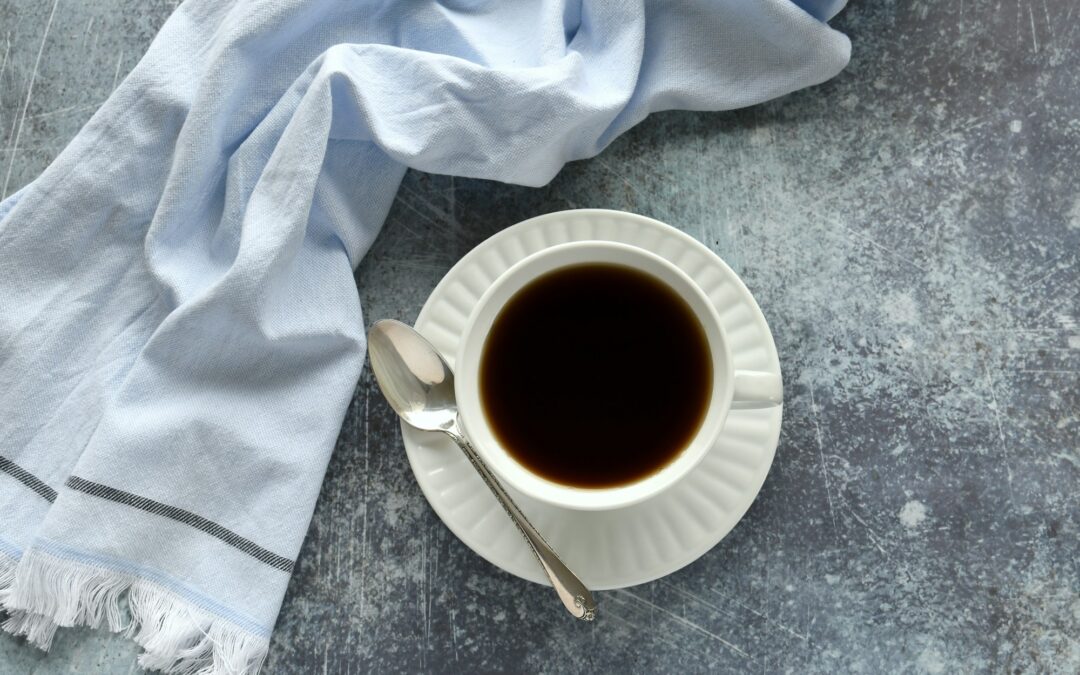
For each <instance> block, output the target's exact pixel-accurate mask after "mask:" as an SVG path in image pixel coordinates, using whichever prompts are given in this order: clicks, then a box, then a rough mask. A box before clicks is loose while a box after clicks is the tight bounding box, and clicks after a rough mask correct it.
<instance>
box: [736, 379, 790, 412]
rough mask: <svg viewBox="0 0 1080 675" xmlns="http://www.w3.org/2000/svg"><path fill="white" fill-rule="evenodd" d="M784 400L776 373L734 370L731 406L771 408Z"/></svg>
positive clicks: (782, 390) (781, 386) (781, 384)
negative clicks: (733, 390) (733, 391)
mask: <svg viewBox="0 0 1080 675" xmlns="http://www.w3.org/2000/svg"><path fill="white" fill-rule="evenodd" d="M783 402H784V385H783V383H782V382H781V380H780V375H778V374H777V373H765V372H761V371H758V370H736V371H735V394H734V396H732V399H731V403H732V407H735V408H742V409H746V408H771V407H772V406H775V405H780V404H781V403H783Z"/></svg>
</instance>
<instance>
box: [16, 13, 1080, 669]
mask: <svg viewBox="0 0 1080 675" xmlns="http://www.w3.org/2000/svg"><path fill="white" fill-rule="evenodd" d="M85 4H86V5H87V6H82V3H79V4H77V3H74V2H72V0H66V1H65V2H62V3H59V4H57V5H56V6H55V14H54V15H53V16H52V19H51V23H50V22H49V18H50V10H51V9H53V5H52V4H51V3H47V2H45V3H43V2H40V1H38V0H0V40H2V42H0V50H2V52H3V57H2V61H3V66H2V67H0V141H2V142H0V181H2V185H3V186H4V187H5V190H4V192H5V193H10V192H12V191H13V190H14V189H15V188H17V187H18V186H20V185H23V184H24V183H26V182H28V181H30V180H32V179H33V177H34V176H35V175H36V174H37V173H38V172H40V171H41V170H42V169H43V168H44V167H45V166H46V165H47V163H48V162H49V161H50V160H51V159H52V158H53V157H55V156H56V154H57V153H58V152H59V151H60V150H61V149H62V148H63V146H64V145H65V144H66V143H67V142H68V140H69V139H70V138H71V137H72V135H73V134H75V132H76V131H77V130H78V129H79V127H80V126H81V124H82V123H84V122H85V120H86V119H87V118H88V117H89V115H90V114H91V112H92V111H93V110H94V108H95V107H96V106H97V105H98V104H100V103H101V101H102V100H104V99H105V97H107V96H108V94H109V92H110V91H111V90H112V88H113V86H114V85H115V83H116V81H117V79H118V78H119V77H123V74H124V73H125V72H127V71H128V70H129V69H130V68H131V67H132V66H133V65H134V64H135V62H136V61H137V59H138V57H139V55H140V54H141V53H142V52H143V50H145V48H146V45H147V44H148V43H149V41H150V39H151V38H152V36H153V34H154V31H155V30H156V29H157V27H158V26H159V25H160V24H161V23H162V21H164V19H165V17H166V16H167V14H168V13H169V11H170V10H171V8H172V6H173V3H172V2H149V3H135V2H132V1H130V0H103V1H101V2H97V3H93V6H90V3H85ZM835 25H836V26H837V27H839V28H840V29H842V30H844V31H845V32H847V33H848V34H849V35H850V36H851V37H852V40H853V43H854V53H853V57H852V61H851V65H850V67H849V68H848V69H847V70H846V71H845V72H844V73H842V74H841V75H840V76H839V77H838V78H836V79H835V80H834V81H832V82H829V83H827V84H826V85H824V86H821V87H817V88H815V89H813V90H809V91H804V92H800V93H797V94H795V95H792V96H788V97H786V98H784V99H783V100H780V101H776V102H774V103H770V104H768V105H764V106H759V107H756V108H753V109H749V110H744V111H739V112H735V113H724V114H685V113H678V114H664V115H658V116H655V117H653V118H651V119H650V120H648V121H647V122H645V123H644V124H642V125H641V126H639V127H638V128H636V129H634V130H633V131H631V132H630V133H628V134H627V135H626V136H625V137H624V138H621V139H619V140H618V141H617V142H616V143H615V144H614V145H613V146H612V147H611V148H610V149H608V150H607V151H606V152H604V154H603V155H601V156H600V157H598V158H596V159H594V160H592V161H588V162H581V163H576V164H574V165H571V166H569V167H568V168H567V169H566V170H565V171H563V173H562V174H561V175H560V176H559V177H558V179H556V180H555V181H554V182H553V183H552V184H551V185H549V186H548V187H546V188H543V189H538V190H534V189H524V188H515V187H507V186H502V185H497V184H492V183H486V182H482V181H472V180H452V179H449V178H445V177H437V176H429V175H423V174H417V173H410V174H409V175H408V176H407V178H406V179H405V183H404V185H403V186H402V189H401V193H400V196H399V199H398V202H397V203H396V205H395V208H394V210H393V212H392V213H391V215H390V219H389V221H388V223H387V226H386V229H385V230H384V231H383V233H382V235H381V236H380V238H379V240H378V241H377V242H376V245H375V247H374V249H373V250H372V251H371V253H370V254H369V255H368V257H367V259H366V260H365V261H364V262H363V264H362V265H361V267H360V269H359V271H358V272H357V274H356V279H357V285H358V287H359V289H360V294H361V296H362V298H363V302H364V307H365V310H366V316H367V317H368V320H369V321H370V320H372V319H374V318H382V317H394V318H398V319H403V320H406V321H411V320H413V319H414V318H415V316H416V314H417V312H418V311H419V309H420V307H421V305H422V303H423V301H424V299H425V298H426V296H427V294H428V293H429V292H430V291H431V289H432V288H433V287H434V286H435V284H436V282H437V281H438V280H439V278H440V277H441V276H442V275H443V274H444V273H445V272H446V271H447V270H448V269H449V268H450V266H451V265H453V264H454V262H455V261H456V260H457V259H458V258H459V257H460V256H461V255H463V254H464V253H465V252H466V251H468V250H469V249H470V248H471V247H473V246H475V245H476V244H477V243H479V242H480V241H482V240H483V239H484V238H485V237H487V236H489V235H490V234H492V233H494V232H497V231H498V230H500V229H501V228H504V227H506V226H508V225H510V224H512V223H514V222H517V221H519V220H523V219H525V218H528V217H530V216H533V215H536V214H540V213H544V212H548V211H553V210H559V209H565V208H573V207H584V206H594V207H608V208H616V209H626V210H630V211H637V212H641V213H644V214H647V215H650V216H654V217H656V218H659V219H661V220H664V221H667V222H669V223H672V224H674V225H676V226H677V227H679V228H681V229H684V230H685V231H687V232H689V233H691V234H693V235H694V236H696V237H698V238H699V239H701V240H702V241H704V242H705V243H706V244H708V245H709V246H710V247H712V248H713V249H714V250H715V251H717V252H718V253H719V254H720V255H721V256H722V257H723V258H724V259H725V260H727V261H728V263H730V264H731V265H732V267H734V268H735V270H736V271H737V272H739V273H740V274H741V275H742V276H743V278H744V279H745V280H746V282H747V284H748V285H749V286H750V288H751V290H753V291H754V293H755V294H756V295H757V298H758V300H759V302H760V303H761V306H762V308H763V309H764V311H765V314H766V316H767V317H768V319H769V322H770V324H771V325H772V327H773V330H774V332H775V334H776V342H777V346H778V347H779V350H780V356H781V361H782V365H783V369H784V373H785V376H786V382H787V393H786V401H785V403H786V415H785V420H784V429H783V434H782V437H781V442H780V447H779V449H778V451H777V456H776V463H775V464H774V466H773V470H772V473H771V474H770V475H769V478H768V480H767V481H766V483H765V487H764V489H763V490H762V493H761V496H760V497H759V498H758V500H757V502H756V503H755V504H754V506H753V507H752V508H751V509H750V512H749V513H748V515H747V516H746V518H745V519H744V520H743V522H742V523H741V524H740V525H739V526H738V527H737V528H736V529H735V530H734V531H733V532H732V533H731V535H730V536H729V537H728V538H727V539H725V540H724V541H723V542H721V544H720V545H719V546H717V547H716V548H715V549H714V550H712V551H711V552H710V553H708V554H707V555H706V556H704V557H703V558H702V559H701V560H699V561H698V562H696V563H694V564H693V565H691V566H689V567H687V568H686V569H684V570H682V571H680V572H678V573H676V574H674V575H672V576H670V577H668V578H666V579H664V580H662V581H658V582H655V583H651V584H647V585H644V586H640V587H636V588H633V589H629V590H625V591H613V592H606V593H601V594H600V597H599V600H600V602H601V606H602V614H601V618H600V620H599V621H598V622H597V623H596V624H595V625H592V626H587V625H581V624H577V623H574V622H573V621H571V620H570V619H568V618H566V617H565V616H563V615H562V614H561V612H560V610H559V609H557V607H556V606H555V604H554V601H553V598H552V597H551V592H550V591H549V590H548V589H544V588H541V587H539V586H534V585H532V584H529V583H527V582H524V581H520V580H518V579H516V578H512V577H510V576H509V575H507V574H505V573H502V572H500V571H498V570H496V569H494V568H492V567H491V566H490V565H488V564H487V563H486V562H484V561H482V560H480V559H478V558H477V557H476V556H475V555H473V554H472V553H471V552H470V551H469V550H468V549H466V547H465V546H463V545H462V544H461V543H459V542H458V541H457V540H456V539H455V538H454V536H453V535H452V534H451V533H450V532H449V531H448V530H447V529H446V528H445V527H444V526H443V525H442V523H441V522H439V520H438V519H437V518H436V516H435V515H434V513H432V511H431V510H430V508H429V507H428V505H427V503H426V502H425V501H424V499H423V497H422V495H421V494H420V490H419V488H418V487H417V485H416V483H415V481H414V480H413V477H412V474H411V472H410V470H409V468H408V465H407V463H406V460H405V455H404V452H403V451H402V449H401V444H400V437H399V433H398V430H397V425H396V423H395V420H394V418H393V416H392V414H391V412H390V410H389V409H388V408H387V406H386V404H385V403H384V402H383V401H382V399H381V397H380V396H379V395H378V392H377V389H376V387H375V384H374V383H373V382H372V380H371V378H370V375H369V373H367V372H365V374H364V377H363V379H362V380H361V381H360V383H359V386H358V388H357V392H356V398H355V400H354V402H353V406H352V408H351V409H350V411H349V415H348V419H347V420H346V422H345V427H344V429H343V431H342V434H341V438H340V441H339V443H338V448H337V451H336V453H335V456H334V460H333V462H332V463H331V466H330V470H329V473H328V475H327V480H326V484H325V486H324V488H323V492H322V496H321V498H320V501H319V505H318V508H317V510H316V512H315V517H314V521H313V523H312V527H311V531H310V533H309V536H308V539H307V543H306V545H305V547H304V551H303V553H302V555H301V557H300V560H299V565H298V569H297V572H296V575H295V576H294V578H293V581H292V585H291V586H290V589H289V594H288V597H287V598H286V601H285V606H284V608H283V610H282V613H281V617H280V618H279V620H278V625H277V630H276V632H275V633H274V638H273V644H272V646H271V651H270V657H269V662H268V664H267V668H266V671H267V672H269V673H307V672H313V671H324V672H335V673H336V672H365V671H373V672H395V671H433V672H457V671H476V670H481V671H499V670H502V671H527V672H540V671H544V672H582V673H584V672H610V671H616V670H617V671H691V672H702V671H706V670H708V671H713V672H742V671H755V672H766V673H767V672H782V671H792V672H823V673H825V672H834V671H836V670H843V671H862V672H871V673H872V672H883V671H893V672H928V673H939V672H950V673H951V672H958V671H993V672H1004V671H1009V672H1046V671H1050V672H1061V673H1076V672H1080V538H1078V534H1080V532H1078V530H1080V448H1078V445H1080V443H1078V441H1080V384H1078V380H1080V374H1078V371H1080V260H1078V257H1080V28H1078V26H1080V6H1078V5H1077V3H1076V2H1074V1H1072V0H1045V1H1042V2H1019V3H1004V4H1003V3H974V2H967V3H964V2H959V3H932V2H920V3H914V2H911V3H899V2H876V3H857V4H855V5H854V6H852V7H849V8H848V9H847V10H845V12H844V13H843V14H841V16H840V17H839V18H838V20H837V21H836V22H835ZM39 54H40V59H39V58H38V56H39ZM31 83H32V93H31V94H30V95H28V91H29V90H30V88H31ZM28 99H29V100H28ZM9 174H10V176H9ZM135 654H136V650H135V648H134V647H133V646H132V645H130V644H129V643H127V642H125V641H123V640H122V639H120V638H117V637H113V636H108V635H103V634H98V633H91V632H89V631H85V630H78V631H66V632H63V633H62V634H61V635H60V636H59V637H58V639H57V641H56V645H55V647H54V648H53V652H52V653H51V654H48V655H44V654H41V653H39V652H37V651H35V650H34V649H33V648H31V647H28V646H26V645H24V644H22V643H21V642H20V641H18V640H13V639H11V638H9V637H7V636H4V637H2V638H0V670H3V671H10V672H19V673H21V672H28V671H33V672H41V673H59V672H98V671H105V672H128V671H129V670H133V669H135V666H134V660H135Z"/></svg>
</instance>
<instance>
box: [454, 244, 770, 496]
mask: <svg viewBox="0 0 1080 675" xmlns="http://www.w3.org/2000/svg"><path fill="white" fill-rule="evenodd" d="M584 263H608V264H616V265H623V266H626V267H632V268H634V269H636V270H639V271H641V272H645V273H647V274H649V275H651V276H652V277H654V278H655V279H657V280H659V281H661V282H663V283H664V284H665V285H667V286H668V287H669V288H671V289H672V290H673V291H675V292H676V293H677V294H678V295H679V296H680V297H681V298H682V299H683V300H684V301H685V302H686V303H687V305H689V307H690V309H691V310H692V311H693V312H694V314H695V315H696V316H697V318H698V320H699V321H700V322H701V326H702V328H704V331H705V336H706V338H707V340H708V345H709V351H710V356H711V358H712V372H713V382H712V392H711V396H710V401H709V406H708V410H707V412H706V414H705V419H704V420H703V421H702V423H701V426H700V427H699V428H698V432H697V434H696V435H695V436H694V437H693V438H692V439H691V440H690V442H689V443H688V444H687V445H686V447H685V448H683V450H682V451H681V452H680V453H679V454H678V455H677V456H676V457H675V458H674V459H673V460H671V461H670V462H669V463H668V464H667V465H665V466H664V467H662V468H661V469H659V470H658V471H656V472H654V473H652V474H650V475H648V476H646V477H644V478H642V479H640V480H638V481H635V482H633V483H627V484H623V485H619V486H617V487H610V488H579V487H573V486H569V485H564V484H561V483H556V482H553V481H550V480H548V479H546V478H544V477H542V476H539V475H537V474H536V473H534V472H532V471H531V470H529V469H528V468H526V467H525V466H523V465H522V464H520V463H519V462H518V461H517V460H515V459H514V457H513V455H511V454H510V453H509V452H508V451H507V450H506V449H505V448H504V447H503V446H502V445H501V444H500V442H499V440H498V439H497V438H496V436H495V434H494V432H493V431H492V429H491V426H490V425H489V423H488V420H487V419H486V416H485V413H484V408H483V404H482V402H481V400H480V386H479V382H480V363H481V358H482V356H483V352H484V343H485V341H486V339H487V336H488V333H489V332H490V331H491V327H492V325H493V324H494V322H495V319H496V318H497V317H498V315H499V312H500V311H501V310H502V308H503V307H504V306H505V305H506V303H507V302H509V300H510V299H511V298H512V297H513V296H514V294H515V293H517V292H518V291H519V290H521V289H522V288H524V287H525V286H526V285H528V284H529V282H531V281H532V280H534V279H536V278H537V277H539V276H541V275H543V274H546V273H548V272H551V271H553V270H556V269H559V268H562V267H567V266H570V265H580V264H584ZM454 369H455V371H456V374H455V378H454V382H455V385H454V386H455V394H456V396H457V403H458V410H459V414H460V417H461V422H462V424H463V425H464V427H465V431H466V432H467V433H468V434H469V437H470V438H471V439H472V442H473V445H474V446H475V447H476V449H477V451H478V452H479V453H480V456H481V457H483V459H484V461H485V462H487V464H488V466H489V467H490V468H491V470H492V471H494V472H495V474H496V475H498V476H499V478H501V479H502V480H504V481H505V482H506V483H507V484H509V485H511V486H513V487H514V488H516V489H517V490H519V491H521V492H523V493H524V494H527V495H529V496H531V497H534V498H536V499H539V500H541V501H544V502H547V503H549V504H553V505H555V506H561V507H564V508H569V509H579V510H589V511H592V510H605V509H616V508H621V507H624V506H629V505H631V504H635V503H637V502H641V501H644V500H646V499H648V498H650V497H653V496H654V495H658V494H660V493H661V492H663V491H664V490H666V489H668V488H669V487H671V486H672V485H674V484H675V483H676V482H678V481H679V480H680V479H681V478H682V477H683V476H685V475H686V474H687V473H688V472H689V471H691V470H692V469H693V468H694V467H695V466H697V464H698V463H699V462H700V461H701V460H702V458H704V457H705V455H706V454H707V453H708V451H709V449H710V448H712V447H713V445H714V444H715V443H716V440H717V437H718V436H719V435H720V431H721V429H722V428H723V426H724V421H725V420H726V419H727V415H728V412H729V411H730V410H731V407H732V403H733V402H734V401H737V402H739V405H740V407H754V406H755V405H757V406H770V405H777V404H779V403H780V399H781V396H782V386H781V382H780V377H779V376H778V375H775V374H773V373H764V372H753V371H742V370H735V369H734V368H733V366H732V362H731V350H730V349H729V347H728V342H727V338H726V336H725V335H724V329H723V326H722V325H721V324H720V318H719V316H717V313H716V308H715V307H714V306H713V304H712V302H711V301H710V300H709V298H708V297H707V296H706V295H705V293H704V292H703V291H702V290H701V288H699V287H698V285H697V284H696V283H694V281H693V280H692V279H691V278H690V277H689V276H687V275H686V273H685V272H683V271H682V270H680V269H679V268H678V267H676V266H675V265H673V264H671V263H670V262H668V261H667V260H665V259H663V258H661V257H660V256H658V255H656V254H654V253H650V252H649V251H646V250H644V249H641V248H637V247H636V246H630V245H628V244H620V243H617V242H610V241H579V242H573V243H569V244H562V245H559V246H552V247H550V248H546V249H544V250H542V251H539V252H537V253H534V254H533V255H531V256H529V257H527V258H525V259H524V260H521V261H519V262H518V263H517V264H515V265H514V266H513V267H511V268H510V269H508V270H507V271H506V272H504V273H503V274H502V275H501V276H500V277H499V278H498V279H496V280H495V282H494V283H493V284H492V285H491V287H489V288H488V289H487V291H486V292H485V293H484V294H483V295H482V296H481V297H480V300H479V301H478V302H477V304H476V306H475V307H474V308H473V311H472V313H471V314H470V316H469V319H468V321H466V323H465V329H464V331H463V333H462V336H461V342H460V345H459V348H458V353H457V358H456V363H455V368H454Z"/></svg>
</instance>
